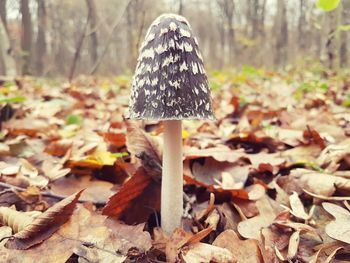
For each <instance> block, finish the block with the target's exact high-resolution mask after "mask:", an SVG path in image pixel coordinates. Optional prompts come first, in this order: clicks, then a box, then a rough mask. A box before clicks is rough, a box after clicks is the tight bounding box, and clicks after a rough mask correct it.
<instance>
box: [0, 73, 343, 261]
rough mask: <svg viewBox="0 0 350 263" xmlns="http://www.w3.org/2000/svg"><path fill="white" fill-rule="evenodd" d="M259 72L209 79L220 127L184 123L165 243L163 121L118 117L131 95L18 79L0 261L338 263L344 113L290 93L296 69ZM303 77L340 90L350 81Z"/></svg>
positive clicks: (96, 82)
mask: <svg viewBox="0 0 350 263" xmlns="http://www.w3.org/2000/svg"><path fill="white" fill-rule="evenodd" d="M259 72H260V73H259V74H257V75H254V74H253V75H249V78H247V77H245V78H243V79H242V78H235V76H236V75H242V74H244V73H242V72H229V71H228V72H220V73H218V74H215V75H213V76H211V77H210V81H211V82H215V83H216V84H218V83H219V84H220V85H219V86H220V90H218V91H214V92H213V105H214V108H215V112H216V116H217V120H216V121H215V122H199V121H185V122H184V128H183V141H184V183H185V184H184V201H185V202H184V206H185V214H184V217H183V222H182V228H179V229H177V230H176V231H175V232H174V233H173V234H172V235H170V236H167V235H166V234H165V233H163V232H162V230H161V228H160V225H159V224H160V223H159V222H160V218H159V209H160V181H161V171H162V165H161V163H162V140H161V137H162V133H163V128H162V123H159V122H154V121H150V122H147V121H144V122H133V123H131V122H129V121H127V120H125V119H124V116H126V112H127V105H128V97H129V89H128V85H125V83H124V82H123V83H119V82H118V78H116V79H108V78H89V77H86V76H82V77H80V78H77V79H76V80H75V81H73V82H72V83H71V84H67V83H59V82H57V83H56V84H52V83H50V84H48V85H46V84H45V85H43V81H42V80H41V81H40V82H38V81H37V80H36V79H34V78H30V77H24V78H22V79H19V81H20V82H21V87H22V88H21V89H20V88H19V87H18V86H16V84H15V83H14V84H13V87H12V88H11V89H12V90H13V91H14V93H15V94H13V95H14V96H17V97H21V98H25V99H21V100H11V101H7V102H4V103H7V104H6V105H7V106H6V107H8V108H11V114H10V115H8V116H7V118H5V119H4V120H2V132H1V142H0V158H1V160H0V173H1V182H0V205H1V207H0V220H1V224H2V225H3V226H2V227H0V236H1V237H2V241H1V243H0V246H1V247H0V256H1V260H2V261H5V262H34V261H38V262H39V261H40V260H41V261H40V262H44V261H43V260H46V261H45V262H67V261H71V260H73V261H74V260H76V261H78V262H165V260H168V261H169V262H175V261H183V262H282V261H288V262H313V263H319V262H343V261H344V260H345V261H346V260H349V259H350V241H349V237H348V236H349V235H348V231H349V229H348V228H349V220H350V212H349V204H348V203H347V201H346V200H349V197H348V196H349V193H350V192H349V191H350V182H349V180H350V152H349V149H350V139H349V137H348V136H349V127H350V124H349V121H350V119H349V118H348V115H349V114H346V113H347V112H348V110H349V108H348V107H347V106H346V105H345V104H343V103H342V101H341V100H342V98H341V97H337V98H335V97H334V96H328V95H327V94H328V92H329V91H328V90H326V89H324V88H321V87H320V88H315V89H313V90H312V91H305V90H302V89H299V86H301V84H302V83H301V80H300V76H297V74H299V73H297V71H295V72H294V71H293V70H291V71H288V72H268V71H263V70H261V71H259ZM306 75H307V79H308V80H310V81H313V80H322V81H321V82H322V83H326V84H327V86H328V87H332V92H334V91H333V90H336V91H338V92H339V94H345V90H344V89H345V88H346V83H349V81H350V79H349V77H348V76H346V75H344V76H337V77H333V78H330V79H324V78H323V76H322V75H320V74H319V73H317V72H311V71H308V72H307V74H306ZM306 75H305V77H306ZM129 84H130V83H129ZM55 85H56V86H55ZM100 86H103V87H104V88H103V89H101V88H99V87H100ZM216 86H217V85H216ZM83 189H85V190H84V191H83V192H81V190H83ZM342 260H343V261H342ZM345 261H344V262H345Z"/></svg>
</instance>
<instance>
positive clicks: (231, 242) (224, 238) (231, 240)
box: [213, 230, 263, 263]
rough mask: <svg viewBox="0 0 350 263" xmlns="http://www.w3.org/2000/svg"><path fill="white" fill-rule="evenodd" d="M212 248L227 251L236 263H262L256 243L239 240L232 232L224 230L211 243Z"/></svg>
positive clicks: (249, 240)
mask: <svg viewBox="0 0 350 263" xmlns="http://www.w3.org/2000/svg"><path fill="white" fill-rule="evenodd" d="M213 245H214V246H218V247H221V248H226V249H228V250H229V251H230V252H231V253H232V256H233V259H234V261H235V262H237V263H259V262H261V263H262V262H263V259H262V257H261V252H260V249H259V245H258V242H257V241H256V240H252V239H248V240H241V239H240V238H239V237H238V235H237V234H236V233H235V232H234V231H233V230H225V231H224V232H222V233H221V234H220V235H219V236H218V237H217V238H216V239H215V241H214V242H213Z"/></svg>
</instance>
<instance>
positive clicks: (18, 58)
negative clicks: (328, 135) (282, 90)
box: [0, 0, 350, 78]
mask: <svg viewBox="0 0 350 263" xmlns="http://www.w3.org/2000/svg"><path fill="white" fill-rule="evenodd" d="M340 5H341V6H340V7H339V8H337V9H335V10H333V11H331V12H324V11H322V10H321V9H318V8H316V6H315V1H307V0H283V1H279V0H247V1H239V0H131V1H130V0H100V1H96V0H75V1H68V0H62V1H55V0H0V16H1V23H0V75H6V74H31V75H36V76H48V77H52V76H67V77H69V78H71V77H72V76H73V75H78V74H100V75H111V74H113V75H115V74H121V73H125V72H130V73H131V72H132V71H133V70H134V68H135V64H136V59H137V55H138V48H139V46H140V44H141V43H142V40H143V38H144V35H145V33H146V30H147V27H148V25H149V24H150V23H151V21H152V20H153V19H154V18H155V17H157V16H158V15H159V14H161V13H164V12H174V13H179V14H182V15H184V16H186V17H187V18H188V20H189V21H190V23H191V25H192V27H193V30H194V33H195V35H197V36H198V39H199V43H200V47H201V50H202V53H203V55H204V61H205V64H206V67H207V68H208V69H222V68H227V67H232V66H235V67H239V66H242V65H251V66H256V67H265V68H272V67H274V68H280V67H284V66H286V65H290V64H291V65H295V64H297V63H302V62H305V61H309V62H310V61H313V62H314V61H319V62H321V63H323V64H324V65H325V66H327V67H330V68H332V69H337V68H339V67H346V66H349V64H350V51H349V49H350V45H349V41H350V31H348V30H347V29H348V26H346V25H349V24H350V0H343V1H341V3H340Z"/></svg>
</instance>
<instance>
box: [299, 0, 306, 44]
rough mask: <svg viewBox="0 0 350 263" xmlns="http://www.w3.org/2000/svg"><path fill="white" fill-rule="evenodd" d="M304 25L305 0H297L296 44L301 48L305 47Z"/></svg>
mask: <svg viewBox="0 0 350 263" xmlns="http://www.w3.org/2000/svg"><path fill="white" fill-rule="evenodd" d="M306 27H307V25H306V0H299V20H298V46H299V48H300V49H301V50H305V48H306V47H307V43H306V41H307V36H306Z"/></svg>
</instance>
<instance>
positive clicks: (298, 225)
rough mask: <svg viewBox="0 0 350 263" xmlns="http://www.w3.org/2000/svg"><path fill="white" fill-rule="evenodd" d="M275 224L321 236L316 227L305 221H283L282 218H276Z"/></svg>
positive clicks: (282, 227)
mask: <svg viewBox="0 0 350 263" xmlns="http://www.w3.org/2000/svg"><path fill="white" fill-rule="evenodd" d="M273 224H274V225H275V226H277V227H278V228H281V229H290V228H291V229H293V230H295V231H299V232H309V233H311V234H314V235H315V236H319V235H318V233H317V231H316V229H315V228H313V227H311V226H309V225H307V224H303V223H296V222H292V221H282V220H276V221H274V222H273Z"/></svg>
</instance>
